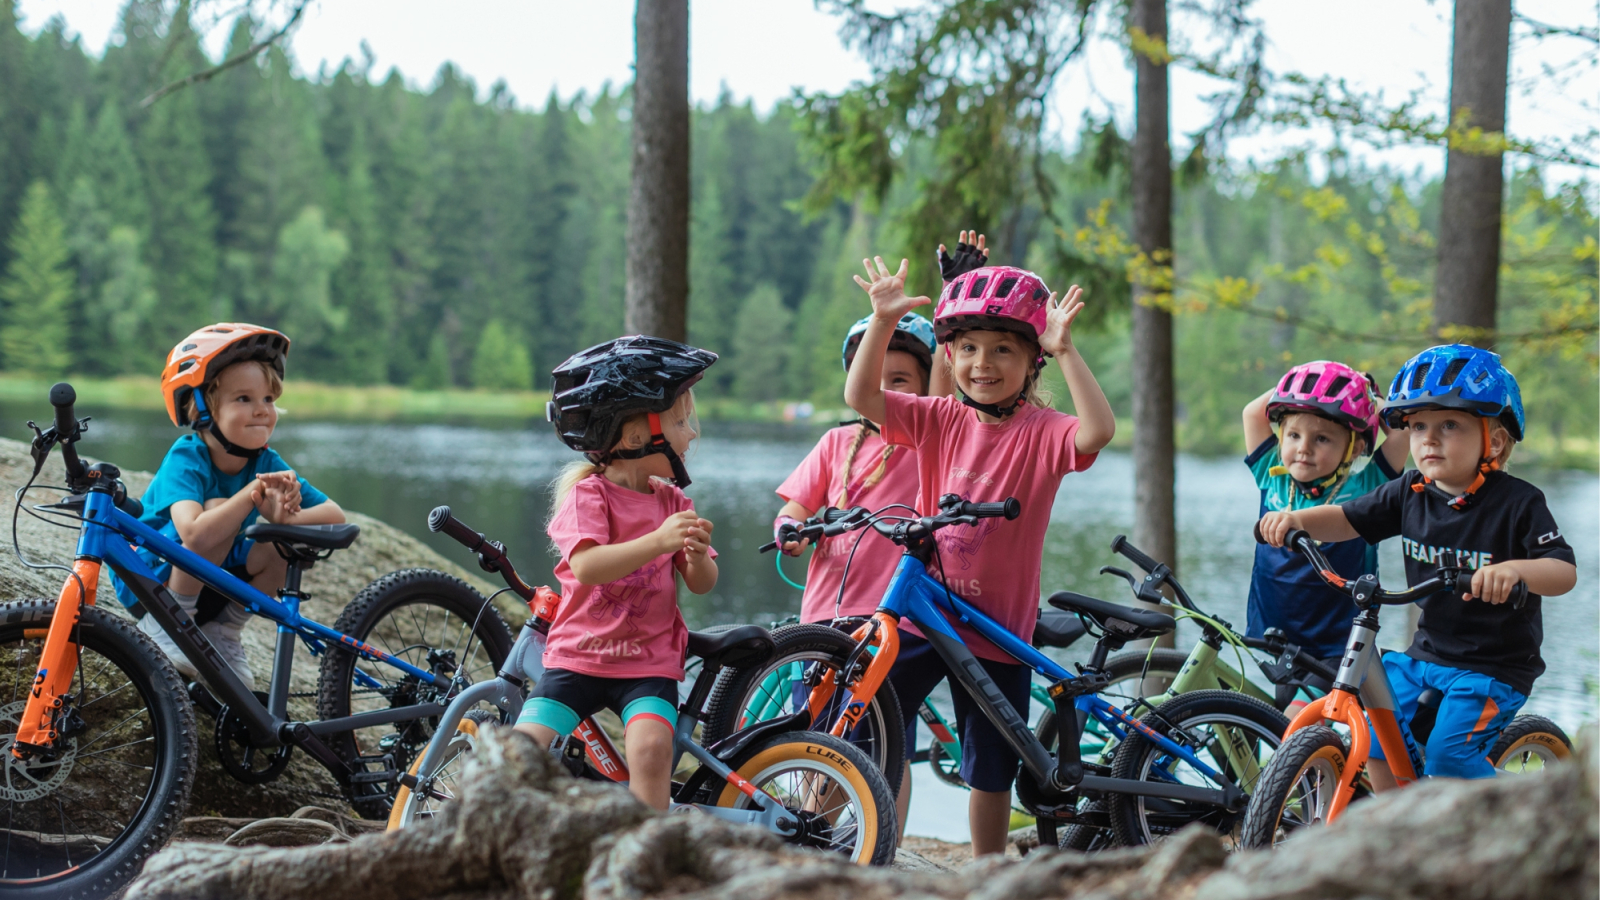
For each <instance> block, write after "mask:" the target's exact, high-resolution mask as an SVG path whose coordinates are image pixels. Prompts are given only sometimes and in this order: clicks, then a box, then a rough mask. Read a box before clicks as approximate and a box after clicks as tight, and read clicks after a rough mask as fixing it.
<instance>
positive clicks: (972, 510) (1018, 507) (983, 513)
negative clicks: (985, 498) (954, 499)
mask: <svg viewBox="0 0 1600 900" xmlns="http://www.w3.org/2000/svg"><path fill="white" fill-rule="evenodd" d="M961 511H962V513H963V514H965V515H969V516H977V517H978V518H980V519H1000V518H1003V519H1006V520H1007V521H1010V520H1012V519H1015V518H1016V517H1017V516H1020V515H1022V501H1020V500H1018V499H1017V498H1015V497H1007V498H1006V499H1004V500H1001V501H1000V502H998V503H963V504H962V505H961Z"/></svg>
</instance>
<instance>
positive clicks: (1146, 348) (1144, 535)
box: [1132, 0, 1178, 569]
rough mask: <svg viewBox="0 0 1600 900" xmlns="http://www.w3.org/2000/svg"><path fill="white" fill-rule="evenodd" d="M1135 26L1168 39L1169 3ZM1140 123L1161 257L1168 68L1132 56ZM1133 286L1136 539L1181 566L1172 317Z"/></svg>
mask: <svg viewBox="0 0 1600 900" xmlns="http://www.w3.org/2000/svg"><path fill="white" fill-rule="evenodd" d="M1132 24H1133V25H1134V26H1135V27H1137V28H1140V29H1143V30H1144V32H1145V33H1146V34H1147V35H1149V36H1150V37H1151V38H1158V39H1160V40H1162V41H1165V40H1166V36H1167V4H1166V0H1134V3H1133V16H1132ZM1134 77H1135V94H1136V98H1137V105H1138V110H1137V122H1138V124H1137V128H1136V130H1135V131H1134V135H1133V172H1132V175H1133V238H1134V240H1135V241H1136V242H1137V243H1138V245H1139V249H1140V250H1142V251H1143V252H1144V253H1145V254H1147V255H1149V256H1150V257H1151V258H1153V259H1156V260H1157V261H1158V262H1159V261H1161V260H1166V261H1168V262H1170V259H1171V258H1170V255H1169V254H1170V253H1171V248H1172V148H1171V147H1170V146H1168V143H1167V128H1168V125H1167V118H1168V117H1167V66H1166V63H1165V62H1164V61H1161V60H1152V59H1149V58H1147V57H1145V56H1144V55H1142V54H1137V53H1136V54H1135V55H1134ZM1151 293H1152V291H1151V290H1150V288H1148V287H1144V286H1141V285H1134V288H1133V334H1132V340H1133V358H1132V368H1133V472H1134V474H1133V483H1134V525H1133V535H1134V543H1136V544H1138V545H1139V547H1140V548H1141V549H1143V550H1144V551H1145V552H1146V553H1148V554H1150V555H1151V556H1152V557H1154V558H1156V559H1157V560H1160V561H1161V562H1164V563H1166V564H1167V565H1169V566H1171V567H1173V569H1177V567H1178V553H1177V550H1178V536H1177V528H1176V525H1175V519H1174V516H1173V479H1174V473H1173V435H1172V432H1173V382H1172V315H1171V314H1170V313H1168V312H1167V311H1166V310H1163V309H1161V308H1160V307H1157V306H1153V305H1150V304H1149V303H1148V300H1149V296H1150V294H1151Z"/></svg>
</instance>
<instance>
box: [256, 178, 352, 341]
mask: <svg viewBox="0 0 1600 900" xmlns="http://www.w3.org/2000/svg"><path fill="white" fill-rule="evenodd" d="M349 253H350V242H349V241H347V240H345V237H344V235H343V234H340V233H339V232H337V231H334V230H332V229H330V228H328V226H327V223H326V221H325V220H324V219H323V216H322V210H320V209H318V208H317V207H315V206H308V207H306V208H305V209H303V210H301V212H300V215H299V216H296V217H295V220H294V221H293V222H290V223H289V224H287V225H285V226H283V230H282V232H280V233H279V235H278V246H277V250H276V252H275V253H274V254H273V260H272V293H271V309H270V312H271V313H272V316H273V319H274V320H276V321H275V324H276V325H277V326H278V328H279V330H281V331H283V332H284V333H285V334H287V335H289V339H290V340H292V341H294V342H296V343H297V344H299V345H300V347H301V348H302V350H301V352H302V353H303V354H307V355H309V356H311V357H312V358H313V359H317V360H325V359H326V358H327V357H329V356H330V355H334V354H337V353H338V352H339V350H340V348H339V347H338V346H337V345H334V344H333V343H332V339H333V338H334V337H336V336H337V335H338V334H339V333H340V332H342V331H343V330H344V327H345V324H346V321H347V319H348V310H346V309H344V308H343V306H342V305H340V304H338V303H336V302H335V300H334V298H333V296H332V294H331V292H330V290H329V282H330V280H331V277H332V275H333V273H334V270H336V269H338V268H339V264H340V263H342V262H344V259H345V257H346V256H347V255H349Z"/></svg>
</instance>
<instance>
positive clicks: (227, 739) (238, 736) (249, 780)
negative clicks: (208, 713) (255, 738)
mask: <svg viewBox="0 0 1600 900" xmlns="http://www.w3.org/2000/svg"><path fill="white" fill-rule="evenodd" d="M255 695H256V699H257V700H260V701H261V703H262V705H263V706H264V705H266V703H267V695H266V694H265V693H263V692H261V691H256V692H255ZM213 735H214V736H215V745H216V750H217V761H218V762H220V763H222V770H223V771H224V772H227V773H228V774H229V775H232V776H233V778H234V780H235V781H239V782H241V783H244V784H266V783H267V782H269V781H274V780H276V779H277V777H278V776H279V775H282V774H283V770H284V769H286V768H288V766H289V755H290V754H291V753H293V752H294V745H293V744H283V745H280V746H277V747H257V746H255V745H254V744H253V743H251V740H250V728H249V726H247V725H246V724H245V721H244V718H243V717H241V716H239V715H237V714H236V713H234V712H233V710H231V709H229V708H228V707H227V706H223V707H222V708H221V709H219V710H218V711H217V721H216V729H215V731H214V732H213Z"/></svg>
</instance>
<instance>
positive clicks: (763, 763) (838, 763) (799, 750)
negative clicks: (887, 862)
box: [716, 732, 881, 866]
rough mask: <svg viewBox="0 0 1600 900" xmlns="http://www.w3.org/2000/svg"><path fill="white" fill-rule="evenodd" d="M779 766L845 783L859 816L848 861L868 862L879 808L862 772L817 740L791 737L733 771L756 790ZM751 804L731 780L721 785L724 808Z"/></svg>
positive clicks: (797, 734)
mask: <svg viewBox="0 0 1600 900" xmlns="http://www.w3.org/2000/svg"><path fill="white" fill-rule="evenodd" d="M806 734H807V733H806V732H795V733H794V734H793V735H780V737H794V738H801V737H805V736H806ZM819 760H822V761H823V762H819ZM778 769H790V770H793V769H810V770H811V771H814V772H817V773H818V774H821V775H826V776H828V777H829V778H832V779H834V780H835V781H837V782H840V783H841V784H843V785H845V786H846V787H848V789H849V791H850V793H851V794H852V795H853V796H852V800H853V802H854V803H855V807H856V809H857V811H858V812H859V814H860V816H861V828H860V834H861V839H860V843H859V844H858V845H857V846H856V852H855V855H854V856H852V857H851V861H852V862H854V863H856V864H857V865H862V866H865V865H871V863H872V857H873V855H874V853H875V852H876V850H877V842H878V816H879V815H880V814H881V811H880V810H879V809H878V808H877V804H876V803H875V802H874V798H873V795H872V785H871V784H870V783H868V781H867V779H866V778H865V777H864V776H863V775H862V773H861V770H860V769H859V768H858V767H857V766H856V765H855V764H854V763H852V762H850V761H849V760H847V759H845V758H844V757H843V756H841V755H839V754H838V753H836V752H834V751H833V749H832V748H830V747H828V746H826V745H824V744H822V743H821V742H820V741H810V740H800V739H793V740H788V741H783V742H781V743H777V744H774V745H773V746H771V747H768V748H767V749H765V750H762V751H760V752H759V753H757V754H756V755H755V756H752V757H751V758H750V759H749V760H747V761H745V763H744V764H743V765H741V766H739V768H737V769H736V770H735V771H736V772H738V774H739V777H741V778H743V779H744V780H746V781H748V782H750V783H751V784H753V785H755V786H756V788H757V789H758V790H759V789H760V788H761V779H763V778H765V777H766V775H767V773H769V772H771V771H773V770H778ZM750 804H751V800H750V798H749V797H747V796H745V793H744V792H743V791H741V790H739V789H738V788H737V787H734V786H733V785H732V784H727V785H725V786H724V787H723V789H722V793H721V794H720V795H718V797H717V803H716V805H717V806H721V807H724V808H734V807H738V806H749V805H750Z"/></svg>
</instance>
